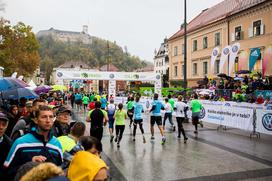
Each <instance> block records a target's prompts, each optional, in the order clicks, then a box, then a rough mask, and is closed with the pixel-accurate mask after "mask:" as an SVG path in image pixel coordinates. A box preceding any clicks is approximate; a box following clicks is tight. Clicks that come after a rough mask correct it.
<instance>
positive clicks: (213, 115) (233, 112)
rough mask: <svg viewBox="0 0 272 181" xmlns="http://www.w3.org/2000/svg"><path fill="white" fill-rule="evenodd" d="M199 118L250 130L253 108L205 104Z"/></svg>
mask: <svg viewBox="0 0 272 181" xmlns="http://www.w3.org/2000/svg"><path fill="white" fill-rule="evenodd" d="M201 118H202V120H203V121H204V122H209V123H214V124H218V125H223V126H228V127H233V128H238V129H243V130H249V131H252V123H253V109H246V108H239V107H237V108H235V109H233V108H232V107H231V106H229V105H221V106H219V105H207V104H205V105H203V108H202V111H201Z"/></svg>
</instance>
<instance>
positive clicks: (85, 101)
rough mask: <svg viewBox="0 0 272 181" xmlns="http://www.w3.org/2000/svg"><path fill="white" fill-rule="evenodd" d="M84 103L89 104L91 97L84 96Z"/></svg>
mask: <svg viewBox="0 0 272 181" xmlns="http://www.w3.org/2000/svg"><path fill="white" fill-rule="evenodd" d="M82 101H83V104H88V103H89V97H88V96H84V97H83V98H82Z"/></svg>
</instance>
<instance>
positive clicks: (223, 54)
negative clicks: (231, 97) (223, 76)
mask: <svg viewBox="0 0 272 181" xmlns="http://www.w3.org/2000/svg"><path fill="white" fill-rule="evenodd" d="M230 49H231V47H230V46H226V47H225V48H223V50H222V52H221V57H220V64H219V72H220V73H223V72H224V71H223V68H224V64H225V62H226V60H227V59H228V56H229V54H230Z"/></svg>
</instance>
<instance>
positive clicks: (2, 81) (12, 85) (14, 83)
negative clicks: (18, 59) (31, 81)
mask: <svg viewBox="0 0 272 181" xmlns="http://www.w3.org/2000/svg"><path fill="white" fill-rule="evenodd" d="M23 87H28V85H27V84H26V83H25V82H23V81H21V80H19V79H15V78H11V77H5V78H0V91H6V90H11V89H17V88H23Z"/></svg>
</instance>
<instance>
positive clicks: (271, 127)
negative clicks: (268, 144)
mask: <svg viewBox="0 0 272 181" xmlns="http://www.w3.org/2000/svg"><path fill="white" fill-rule="evenodd" d="M262 123H263V126H264V128H265V129H267V130H268V131H272V114H271V113H267V114H265V115H264V116H263V118H262Z"/></svg>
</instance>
